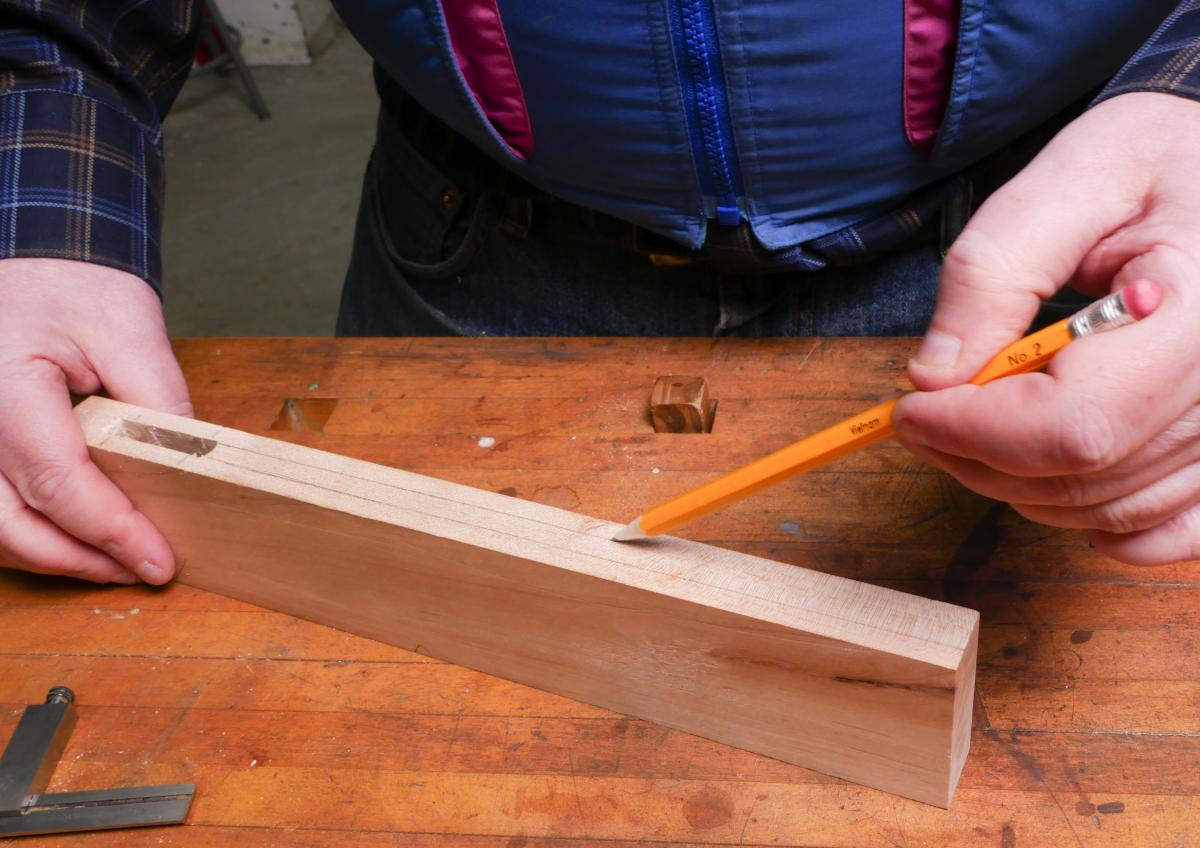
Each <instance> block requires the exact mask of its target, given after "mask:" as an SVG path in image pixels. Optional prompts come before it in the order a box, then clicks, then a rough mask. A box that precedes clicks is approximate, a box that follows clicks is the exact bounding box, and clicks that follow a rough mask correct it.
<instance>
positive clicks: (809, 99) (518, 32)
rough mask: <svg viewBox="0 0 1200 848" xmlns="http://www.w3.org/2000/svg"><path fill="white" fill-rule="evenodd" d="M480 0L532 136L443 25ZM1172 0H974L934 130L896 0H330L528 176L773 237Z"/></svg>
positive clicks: (964, 135)
mask: <svg viewBox="0 0 1200 848" xmlns="http://www.w3.org/2000/svg"><path fill="white" fill-rule="evenodd" d="M475 5H478V6H479V9H482V10H483V14H484V17H482V18H477V20H479V21H483V22H484V23H486V24H487V25H488V26H494V27H502V33H503V34H502V36H501V37H500V39H499V43H500V47H501V48H504V51H505V55H506V56H509V57H510V59H511V67H512V68H514V69H515V76H516V80H515V81H512V82H513V84H514V85H518V84H519V92H518V95H519V96H520V97H521V98H523V100H522V102H521V106H522V107H523V108H524V110H525V112H526V114H525V115H524V116H522V117H524V118H527V125H526V126H527V128H528V130H529V136H528V137H525V136H524V135H522V136H521V138H516V137H514V136H513V135H512V133H511V132H510V133H508V134H506V131H508V130H511V129H512V127H511V126H507V127H506V125H505V124H504V123H503V121H498V120H497V118H496V117H495V116H489V114H488V112H487V110H486V109H485V108H484V106H485V105H486V104H483V105H481V103H480V101H479V98H478V96H477V93H476V90H474V89H473V88H472V85H471V84H469V79H470V74H471V71H472V64H473V63H474V72H475V74H476V78H477V79H479V78H480V77H479V66H480V64H481V63H482V64H486V62H488V61H489V60H490V59H491V58H495V57H489V56H486V55H481V56H473V55H471V50H472V49H474V48H473V46H472V43H471V42H472V39H473V38H474V36H475V35H477V34H478V33H479V32H482V31H483V30H484V29H485V27H483V26H482V25H481V26H480V27H479V28H478V30H477V29H474V28H472V29H468V30H463V29H461V28H460V30H459V34H458V37H456V38H455V39H454V40H453V42H452V39H451V35H452V34H453V33H452V30H451V28H450V27H449V26H448V23H447V22H448V19H449V20H451V21H453V20H454V18H455V16H458V17H459V18H460V19H461V16H462V15H463V14H466V15H467V19H468V20H471V18H470V15H472V14H475V13H476V12H477V11H479V9H475V8H471V7H473V6H475ZM1175 5H1176V0H962V2H961V7H960V8H959V9H958V14H957V42H956V45H955V46H953V48H952V49H953V53H952V54H951V58H950V59H949V61H950V62H952V64H950V65H949V66H948V67H947V71H948V74H947V76H946V89H947V96H946V99H945V102H944V104H943V106H944V116H942V117H940V127H938V128H937V130H936V138H935V140H934V143H933V144H932V147H931V148H930V149H925V150H923V149H920V148H919V147H918V146H917V145H915V144H913V143H912V142H911V141H910V138H909V136H908V135H906V133H905V122H904V117H905V116H904V108H905V106H904V97H905V92H904V86H903V85H902V78H903V75H904V74H903V67H904V62H905V42H906V34H907V33H906V30H905V27H906V26H907V25H908V15H907V14H906V10H907V7H906V3H905V0H857V2H843V3H832V2H811V0H809V2H805V0H490V12H488V10H487V7H488V6H489V3H488V2H484V3H476V2H475V0H441V2H439V0H337V6H338V9H339V11H340V12H341V14H342V17H343V18H344V20H345V21H346V23H347V25H348V26H349V27H350V29H351V30H352V31H353V32H354V34H355V35H356V36H357V37H358V39H359V40H360V41H361V42H362V43H363V45H364V46H365V47H366V48H367V50H368V51H369V52H370V53H371V54H372V55H373V56H374V57H375V59H376V60H377V61H379V62H380V64H381V65H382V66H383V67H384V69H385V70H386V71H387V72H388V73H389V74H390V75H391V76H392V77H393V78H394V79H395V80H396V81H397V82H399V83H400V84H401V85H402V86H403V87H404V88H405V89H406V90H407V91H408V92H409V93H410V94H411V95H413V96H414V97H415V98H416V99H417V100H418V101H420V102H421V103H422V104H423V105H424V106H425V107H426V108H427V109H429V110H430V111H431V112H433V113H434V114H436V115H438V116H439V117H440V118H441V119H442V120H444V121H445V122H446V123H448V124H449V125H451V126H452V127H454V128H455V129H456V130H458V131H459V132H460V133H462V134H463V135H465V136H466V137H468V138H469V139H471V140H472V141H473V142H474V143H475V144H476V145H477V146H478V147H480V148H481V149H482V150H484V151H485V152H486V153H488V154H489V155H490V156H492V157H494V158H495V159H497V160H499V161H500V162H501V163H503V164H504V165H505V166H506V167H508V168H509V169H511V170H512V171H515V172H517V173H518V174H520V176H522V177H523V178H525V179H526V180H528V181H529V182H531V183H533V184H534V185H537V186H538V187H540V188H542V189H544V190H545V191H548V192H551V193H552V194H555V195H558V196H559V197H562V198H565V199H567V200H569V201H572V202H574V203H578V204H581V205H583V206H587V207H590V208H592V209H596V210H599V211H601V212H605V213H608V214H610V215H614V216H617V217H619V218H623V219H625V220H627V221H631V222H633V223H635V224H639V225H641V226H643V227H647V228H649V229H651V230H655V231H657V232H659V233H662V234H663V235H666V236H669V237H671V238H674V239H676V240H677V241H679V242H681V243H683V244H686V245H688V246H690V247H693V248H698V247H700V246H701V245H702V244H703V242H704V238H705V233H706V230H707V227H708V225H709V222H710V221H715V222H717V224H718V225H719V224H737V223H739V222H740V221H741V220H745V221H748V222H749V224H750V227H751V228H752V230H753V232H754V234H755V235H756V236H757V238H758V239H759V241H761V242H762V244H763V245H764V246H765V247H767V248H773V249H774V248H785V247H791V246H794V245H797V244H801V243H803V242H806V241H808V240H810V239H814V238H818V237H820V236H823V235H826V234H828V233H830V232H833V231H835V230H838V229H841V228H843V227H845V226H846V225H848V224H853V223H856V222H858V221H861V220H864V219H865V218H867V217H869V216H871V215H874V214H877V213H879V212H881V211H883V210H885V209H886V208H887V207H888V206H890V205H894V204H895V203H897V202H898V201H899V200H900V199H902V198H903V197H904V196H906V195H908V194H910V193H912V192H913V191H915V190H917V189H920V188H921V187H923V186H926V185H929V184H930V183H933V182H934V181H936V180H938V179H940V178H942V177H945V176H947V175H950V174H952V173H955V172H956V171H959V170H961V169H962V168H963V167H965V166H966V165H969V164H970V163H972V162H975V161H977V160H979V159H981V158H983V157H985V156H986V155H987V154H989V153H991V152H993V151H995V150H996V149H998V148H999V147H1000V146H1001V145H1003V144H1004V143H1005V142H1007V141H1009V140H1011V139H1013V138H1014V137H1016V136H1018V135H1019V134H1021V133H1023V132H1025V131H1027V130H1029V129H1031V128H1033V127H1035V126H1037V125H1038V124H1040V123H1042V122H1044V121H1045V120H1047V119H1048V118H1050V117H1051V116H1053V115H1054V114H1055V113H1056V112H1058V111H1060V110H1061V109H1063V108H1064V107H1065V106H1067V105H1068V104H1070V103H1071V102H1073V101H1075V100H1076V99H1078V98H1079V97H1081V96H1083V95H1084V94H1086V93H1087V92H1088V91H1090V90H1092V89H1094V88H1096V87H1098V86H1100V85H1102V84H1103V83H1104V82H1105V81H1106V80H1107V79H1108V78H1109V77H1111V76H1112V75H1113V74H1114V73H1115V72H1116V71H1117V70H1118V69H1119V68H1120V66H1121V65H1122V64H1123V62H1124V61H1125V60H1126V59H1128V58H1129V57H1130V56H1131V55H1132V54H1133V53H1134V52H1135V51H1136V50H1137V48H1138V47H1140V46H1141V44H1142V43H1143V42H1144V41H1145V40H1146V39H1148V38H1149V36H1150V35H1151V34H1152V32H1153V30H1154V28H1155V26H1156V25H1157V24H1158V23H1159V22H1161V21H1162V20H1163V18H1164V17H1165V16H1166V15H1167V14H1168V13H1169V12H1170V11H1171V9H1172V8H1173V7H1174V6H1175ZM448 12H450V13H453V14H451V15H448V14H447V13H448ZM489 14H490V17H488V15H489ZM470 26H471V27H474V26H475V25H474V24H470ZM464 32H465V33H466V35H465V36H463V33H464ZM950 32H951V33H953V32H954V30H953V29H951V30H950ZM505 41H506V42H507V43H506V44H504V42H505ZM493 46H495V45H493ZM481 49H482V50H483V51H484V52H487V51H488V50H490V49H491V48H490V47H486V46H485V47H484V48H481ZM464 72H466V73H464ZM483 79H484V82H485V83H486V82H488V79H487V74H486V72H485V73H484V76H483ZM477 88H478V86H476V89H477ZM501 96H504V92H501Z"/></svg>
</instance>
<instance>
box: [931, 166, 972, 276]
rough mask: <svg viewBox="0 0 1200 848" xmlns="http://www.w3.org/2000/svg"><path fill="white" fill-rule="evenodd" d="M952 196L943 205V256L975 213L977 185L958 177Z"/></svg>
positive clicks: (940, 239) (941, 245)
mask: <svg viewBox="0 0 1200 848" xmlns="http://www.w3.org/2000/svg"><path fill="white" fill-rule="evenodd" d="M956 182H957V183H958V185H956V186H955V187H954V189H953V191H951V192H950V196H949V197H947V198H946V201H945V203H943V204H942V221H941V233H940V236H939V241H940V247H941V252H942V256H945V255H946V253H947V251H949V250H950V245H952V244H954V240H955V239H956V238H958V237H959V235H960V234H961V233H962V231H963V230H964V229H966V227H967V222H968V221H969V220H971V215H972V214H973V213H974V212H975V208H974V207H975V184H974V183H973V182H972V181H971V180H970V179H968V178H967V177H961V176H960V177H958V178H957V179H956Z"/></svg>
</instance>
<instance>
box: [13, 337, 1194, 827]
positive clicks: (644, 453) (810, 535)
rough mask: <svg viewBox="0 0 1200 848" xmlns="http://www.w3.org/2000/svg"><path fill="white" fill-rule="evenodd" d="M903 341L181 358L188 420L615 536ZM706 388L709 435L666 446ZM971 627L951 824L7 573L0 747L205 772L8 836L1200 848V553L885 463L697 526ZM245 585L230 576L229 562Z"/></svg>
mask: <svg viewBox="0 0 1200 848" xmlns="http://www.w3.org/2000/svg"><path fill="white" fill-rule="evenodd" d="M912 350H913V347H912V344H911V343H910V342H907V341H900V340H812V339H797V340H786V341H774V340H772V341H724V340H722V341H708V340H686V341H679V340H645V339H639V340H578V341H574V340H410V339H396V340H372V341H356V340H347V341H329V340H228V339H219V340H218V339H214V340H191V341H181V342H178V343H177V345H176V351H177V353H178V355H179V357H180V361H181V362H182V364H183V367H184V371H185V372H186V374H187V376H188V381H189V383H190V385H191V388H192V393H193V399H194V401H195V405H196V413H197V415H198V416H199V417H201V418H204V419H207V420H211V421H215V422H218V423H220V424H224V425H228V426H231V427H236V428H238V429H242V430H247V431H250V432H253V433H260V434H264V435H272V436H277V437H279V438H283V439H289V440H293V441H296V442H301V443H303V444H307V445H311V446H314V447H319V448H323V449H326V450H331V451H335V452H339V453H345V454H348V455H351V456H355V457H359V458H362V459H367V460H371V461H374V462H381V463H385V464H388V465H394V466H397V467H401V468H406V469H410V470H413V471H418V472H421V473H424V474H429V475H432V476H436V477H442V478H445V479H448V480H453V481H456V482H460V483H467V484H470V485H473V486H478V487H481V488H485V489H490V490H493V491H499V492H505V493H507V494H511V495H515V496H517V497H522V498H529V499H531V500H537V501H542V502H544V503H549V504H553V505H555V506H559V507H563V508H566V509H577V510H579V511H580V512H583V513H587V514H590V515H595V516H599V517H604V518H609V519H614V520H618V521H624V520H628V519H629V518H630V517H632V516H633V515H636V514H637V513H639V512H640V511H641V510H642V509H643V508H644V507H646V506H647V505H649V504H652V503H654V502H656V501H658V500H661V499H663V498H665V497H667V496H669V495H671V494H675V493H677V492H678V491H680V490H682V489H685V488H687V487H690V486H691V485H693V484H695V483H698V482H699V481H701V480H704V479H707V478H708V477H709V476H711V475H713V474H714V473H716V472H718V471H722V470H725V469H728V468H729V467H731V466H733V465H736V464H740V463H742V462H744V461H747V460H749V459H751V458H753V457H757V456H759V455H761V454H763V453H765V452H767V451H769V450H773V449H775V448H778V447H781V446H783V445H784V444H787V443H788V442H791V441H794V440H795V439H796V438H798V437H799V436H800V435H803V434H804V433H806V432H808V431H810V430H813V429H815V428H817V427H820V426H825V425H827V424H829V423H832V422H834V421H836V420H838V419H839V418H840V417H842V416H844V415H847V414H849V413H851V412H854V411H857V410H859V409H861V408H862V407H863V406H864V405H865V404H866V403H868V402H870V401H873V400H875V399H877V398H878V397H879V396H880V395H883V394H885V393H887V392H889V391H891V390H893V389H894V388H896V387H897V386H900V385H902V373H903V364H904V362H905V360H906V359H907V357H908V356H909V355H910V354H911V352H912ZM672 373H673V374H685V375H701V376H704V377H705V378H707V380H708V383H709V387H710V390H711V393H712V396H713V397H715V398H717V399H718V400H719V406H718V408H717V414H716V424H715V427H714V429H713V432H712V433H711V434H706V435H668V434H656V433H654V432H653V430H652V428H651V425H650V421H649V417H648V413H647V402H648V399H649V393H650V389H651V386H652V385H653V383H654V380H655V378H656V377H658V376H660V375H663V374H672ZM680 535H687V536H691V537H693V538H697V539H701V540H704V541H707V542H711V543H713V544H717V545H723V546H727V547H730V548H735V549H738V550H742V551H747V552H750V553H754V554H758V555H762V556H767V557H771V558H773V559H778V560H781V561H784V562H790V563H796V564H799V565H804V566H807V567H809V568H815V569H819V570H822V571H828V572H832V573H836V574H840V575H844V576H846V577H852V578H855V579H860V580H867V581H870V582H873V583H878V584H881V585H887V586H892V587H895V588H899V589H903V590H905V591H910V592H915V593H918V594H922V595H927V596H930V597H937V598H944V599H946V600H949V601H953V602H955V603H958V604H962V605H965V606H969V607H973V608H975V609H978V610H980V612H981V613H982V617H983V626H982V633H981V638H980V647H979V672H978V675H979V676H978V691H977V694H976V708H975V728H974V734H973V738H972V743H971V744H972V750H971V755H970V758H969V760H968V762H967V766H966V770H965V772H964V773H963V777H962V782H961V783H960V784H959V789H958V793H957V795H956V797H955V800H954V804H953V806H952V807H951V809H950V810H949V811H945V810H939V809H936V808H933V807H928V806H925V805H922V804H919V803H916V802H911V801H906V800H903V799H900V798H896V797H893V796H891V795H886V794H884V793H881V792H877V791H873V790H869V789H864V788H861V787H857V786H853V785H850V784H847V783H845V782H843V781H839V780H836V779H833V778H829V777H826V776H823V775H820V774H816V773H814V772H811V771H807V770H805V769H802V768H798V767H795V766H789V765H784V764H782V763H779V762H775V761H773V760H769V759H766V758H764V757H759V756H755V755H752V754H747V753H744V752H741V751H737V750H734V749H732V748H728V747H725V746H722V745H719V744H716V743H712V742H707V741H704V740H701V739H697V738H695V737H692V736H689V735H687V734H684V733H680V732H677V731H672V730H666V729H664V728H661V727H659V726H656V725H653V724H650V723H647V722H643V721H636V720H630V719H626V718H623V717H621V716H619V715H616V714H613V713H609V712H606V711H604V710H600V709H596V708H593V707H589V706H586V705H584V704H579V703H576V702H573V701H569V700H567V699H564V698H559V697H555V696H551V695H546V694H543V693H541V692H538V691H535V690H532V689H528V688H526V687H522V686H518V685H516V684H511V683H507V682H505V681H503V680H499V679H497V678H493V677H489V676H487V675H483V674H478V673H476V672H472V671H467V670H465V669H462V668H459V667H456V666H452V665H447V664H444V663H439V662H436V661H433V660H430V659H429V658H427V657H423V656H420V655H416V654H410V653H407V652H405V651H402V650H399V649H397V648H391V647H388V646H385V645H381V644H378V643H374V642H370V641H367V640H365V639H360V638H356V637H353V636H348V635H345V634H342V633H339V632H337V631H334V630H330V629H328V628H325V627H320V626H317V625H313V624H309V623H307V622H304V621H299V620H297V619H293V618H290V617H288V616H284V615H279V614H276V613H271V612H267V611H264V610H261V609H258V608H256V607H251V606H249V605H247V604H243V603H239V602H236V601H231V600H227V599H225V598H221V597H218V596H216V595H211V594H208V593H205V592H202V591H198V590H195V589H190V588H187V587H183V586H177V585H173V586H170V587H167V588H165V589H161V590H156V589H151V588H148V587H111V588H108V587H105V588H97V587H91V586H88V585H85V584H78V583H72V582H69V581H65V580H58V579H51V578H40V577H33V576H30V575H23V574H16V573H11V572H0V607H2V611H0V738H3V739H7V736H8V734H9V733H11V731H12V729H13V728H14V727H15V725H16V722H17V718H18V716H19V715H20V711H21V709H22V708H23V706H24V705H25V704H28V703H34V702H40V701H41V699H42V698H43V696H44V695H45V693H46V690H47V689H48V688H49V687H51V686H52V685H55V684H66V685H68V686H71V687H72V688H73V689H74V690H75V692H76V694H77V697H78V700H77V704H78V708H79V725H78V729H77V730H76V731H75V734H74V736H73V738H72V741H71V743H70V745H69V747H68V748H67V751H66V753H65V755H64V757H63V761H62V765H61V767H60V768H59V770H58V772H57V773H56V776H55V780H54V783H53V785H52V789H61V790H65V789H68V788H70V789H87V788H99V787H108V786H117V785H134V784H145V783H174V782H184V781H194V782H195V783H196V784H197V795H196V801H195V803H194V805H193V807H192V811H191V815H190V817H189V820H188V825H187V826H184V827H176V828H156V829H150V830H145V831H124V832H113V833H99V834H91V835H88V836H67V837H59V838H33V839H28V840H26V841H25V842H24V843H21V844H24V845H33V844H38V845H60V844H61V845H66V844H71V845H74V844H82V845H89V846H101V845H123V846H125V845H129V846H134V845H138V846H140V845H155V846H157V845H180V846H222V848H224V846H235V845H236V846H266V845H272V846H276V845H277V846H313V848H316V847H317V846H320V847H321V848H324V846H329V847H330V848H333V846H339V848H340V846H350V845H366V846H384V845H388V846H391V845H401V846H421V847H422V848H424V846H428V848H445V847H446V846H470V848H517V846H525V848H548V846H555V847H556V848H561V846H565V845H585V846H587V848H616V846H626V845H633V844H640V843H642V842H649V843H666V844H671V845H725V844H742V845H797V846H800V845H803V846H856V848H857V846H910V845H911V846H917V845H984V846H992V848H996V846H1000V848H1016V846H1022V848H1023V847H1024V846H1070V845H1083V846H1093V845H1095V846H1100V845H1103V846H1121V848H1127V847H1128V846H1142V845H1146V846H1196V845H1200V563H1186V564H1181V565H1173V566H1166V567H1160V568H1136V567H1132V566H1125V565H1122V564H1120V563H1116V562H1113V561H1111V560H1108V559H1105V558H1103V557H1101V556H1098V555H1097V554H1095V552H1093V551H1091V550H1089V549H1088V547H1087V545H1086V543H1085V542H1084V540H1083V539H1082V537H1081V536H1080V535H1079V534H1077V533H1075V532H1071V531H1057V530H1052V529H1049V528H1044V527H1039V526H1036V525H1032V524H1029V523H1028V522H1025V521H1024V520H1022V519H1020V518H1019V517H1017V516H1016V515H1015V514H1014V513H1013V512H1012V511H1011V510H1009V509H1007V508H1006V507H1003V506H1002V505H997V504H993V503H991V502H989V501H986V500H984V499H982V498H978V497H976V496H974V495H971V494H969V493H967V492H966V491H965V490H964V489H962V488H961V487H960V486H959V485H958V484H956V483H955V482H954V481H952V480H951V479H949V478H947V477H945V476H944V475H942V474H940V473H936V472H933V471H931V470H930V469H928V468H927V467H925V466H924V465H923V464H922V463H921V462H919V461H917V460H916V459H915V458H913V457H911V456H910V455H908V454H907V453H906V452H904V451H903V450H902V449H901V448H899V447H898V446H896V445H895V444H893V443H888V444H885V445H882V446H879V447H876V448H873V449H870V450H868V451H866V452H864V453H862V454H859V455H856V456H852V457H849V458H846V459H844V460H842V461H840V462H839V463H838V464H836V465H835V466H833V467H831V468H829V469H826V470H824V471H820V472H817V473H813V474H810V475H808V476H806V477H802V478H799V479H797V480H794V481H791V482H789V483H786V484H784V485H781V486H779V487H777V488H775V489H772V490H770V491H769V492H766V493H763V494H761V495H759V496H757V497H755V498H753V499H750V500H747V501H745V502H743V503H741V504H738V505H736V506H734V507H731V508H729V509H727V510H725V511H724V512H722V513H720V514H717V515H713V516H710V517H708V518H706V519H703V520H701V521H698V522H696V523H695V524H694V525H693V526H690V527H688V528H686V530H685V531H684V532H682V533H681V534H680ZM230 567H236V564H235V563H231V566H230Z"/></svg>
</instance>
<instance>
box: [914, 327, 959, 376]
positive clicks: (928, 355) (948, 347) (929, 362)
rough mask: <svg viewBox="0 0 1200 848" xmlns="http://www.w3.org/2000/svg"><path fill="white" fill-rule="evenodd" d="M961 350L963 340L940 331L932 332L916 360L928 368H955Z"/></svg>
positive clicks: (922, 343) (926, 338)
mask: <svg viewBox="0 0 1200 848" xmlns="http://www.w3.org/2000/svg"><path fill="white" fill-rule="evenodd" d="M961 350H962V339H960V338H958V337H957V336H952V335H950V334H949V333H943V332H941V331H940V330H930V331H929V332H928V333H926V334H925V341H923V342H921V347H920V349H919V350H918V351H917V355H916V356H915V357H914V359H915V360H916V363H917V364H918V365H922V366H924V367H926V368H953V367H954V366H955V364H956V363H957V362H958V354H959V351H961Z"/></svg>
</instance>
